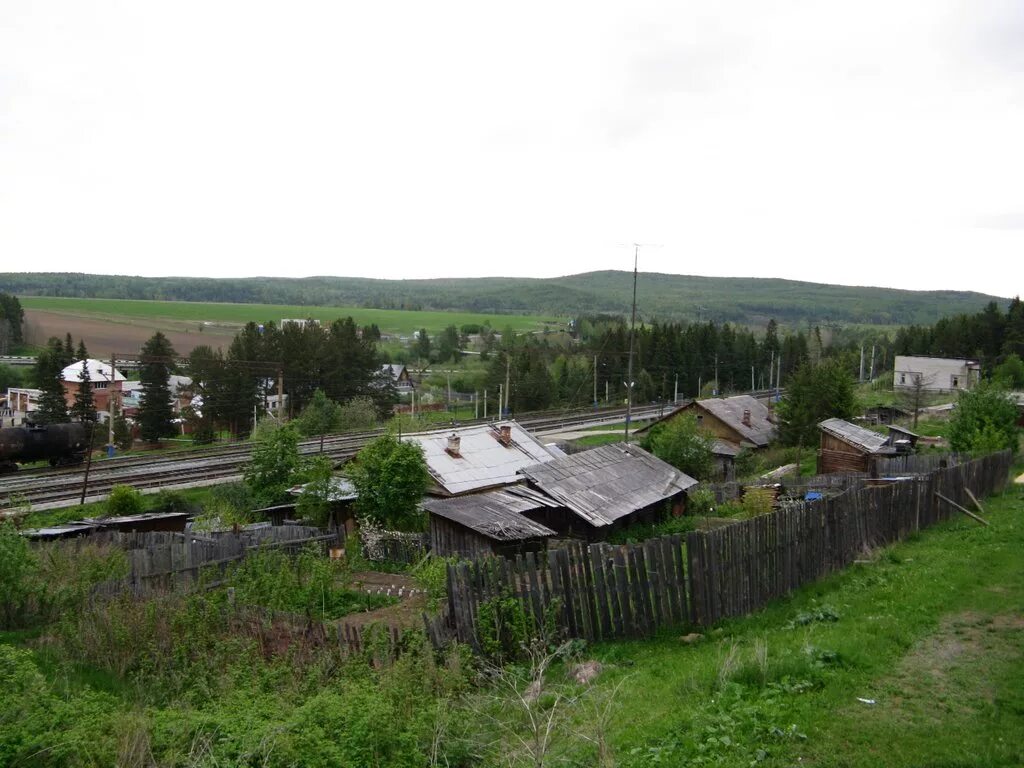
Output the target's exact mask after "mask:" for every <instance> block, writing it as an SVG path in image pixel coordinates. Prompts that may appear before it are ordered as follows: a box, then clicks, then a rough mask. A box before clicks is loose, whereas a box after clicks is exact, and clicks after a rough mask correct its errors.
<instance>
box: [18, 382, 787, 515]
mask: <svg viewBox="0 0 1024 768" xmlns="http://www.w3.org/2000/svg"><path fill="white" fill-rule="evenodd" d="M748 394H751V395H754V396H755V397H763V396H766V395H768V394H770V392H768V391H758V392H751V393H748ZM671 407H672V406H671V405H670V404H668V403H665V404H658V405H647V406H635V407H634V408H633V416H632V418H633V419H635V420H637V421H646V420H650V419H653V418H658V417H660V416H661V415H663V414H664V413H666V412H668V411H669V410H670V409H671ZM625 415H626V409H625V408H623V407H616V408H601V409H597V410H595V409H590V408H588V409H578V410H575V411H544V412H537V413H532V414H523V416H522V417H521V418H519V419H517V421H518V422H519V424H521V425H522V426H524V427H526V428H528V429H529V430H530V431H532V432H535V433H537V434H538V435H540V436H544V435H545V434H555V433H558V432H564V431H567V430H570V429H586V428H587V427H594V426H603V425H611V424H618V423H621V422H622V421H623V419H624V418H625ZM491 421H494V419H487V420H485V419H472V420H468V421H460V422H457V423H456V424H436V425H430V427H431V428H429V429H422V428H420V427H419V426H418V428H417V429H416V432H430V431H444V430H447V429H451V428H452V426H456V425H457V426H462V427H464V426H471V425H474V424H486V423H489V422H491ZM382 433H383V430H381V429H377V430H371V431H367V432H358V433H349V434H345V435H328V436H326V437H325V438H324V441H323V451H324V454H326V455H327V456H328V457H330V458H331V460H332V461H334V462H336V463H339V464H340V463H342V462H344V461H347V460H348V459H350V458H352V456H354V455H355V454H356V453H358V452H359V449H360V448H362V447H363V446H364V445H366V443H368V442H369V441H370V440H372V439H373V438H375V437H377V436H379V435H381V434H382ZM319 451H320V440H319V438H314V439H312V440H304V441H302V442H301V443H300V444H299V452H300V453H302V454H303V455H312V454H316V453H318V452H319ZM251 453H252V446H251V445H250V444H248V443H243V444H238V445H231V446H218V447H212V448H202V449H195V450H188V451H176V452H174V453H172V454H162V455H152V456H146V455H143V456H124V457H120V458H113V459H103V460H100V461H97V462H94V463H93V465H92V467H91V468H90V472H89V483H88V486H87V488H86V496H85V500H86V503H89V502H94V501H102V500H104V499H105V498H106V497H107V495H108V494H109V493H110V490H111V489H112V488H113V487H114V486H115V485H131V486H133V487H135V488H138V489H139V490H141V491H143V492H144V493H155V492H156V491H158V490H161V489H168V490H171V489H177V490H181V489H185V488H197V487H202V486H208V485H216V484H218V483H228V482H232V481H235V480H238V479H240V478H241V476H242V470H243V467H244V466H245V464H246V463H247V462H248V461H249V457H250V455H251ZM84 478H85V469H84V467H83V466H77V467H73V468H56V469H30V470H22V471H19V472H17V473H14V474H11V475H3V476H0V514H2V510H4V509H7V510H11V509H16V508H24V507H30V508H31V509H35V510H46V509H59V508H62V507H71V506H76V505H77V504H78V503H79V501H80V500H81V496H82V485H83V482H84Z"/></svg>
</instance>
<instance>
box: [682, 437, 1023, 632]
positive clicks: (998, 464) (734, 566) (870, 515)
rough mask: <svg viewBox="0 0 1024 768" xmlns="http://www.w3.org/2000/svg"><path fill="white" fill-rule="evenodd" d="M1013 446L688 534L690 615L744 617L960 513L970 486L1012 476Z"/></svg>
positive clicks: (996, 485) (977, 489)
mask: <svg viewBox="0 0 1024 768" xmlns="http://www.w3.org/2000/svg"><path fill="white" fill-rule="evenodd" d="M1010 464H1011V457H1010V454H1009V453H1008V452H1004V453H999V454H993V455H991V456H987V457H985V458H983V459H978V460H976V461H968V462H964V463H960V464H956V465H955V466H951V467H948V468H946V469H940V470H937V471H935V472H932V473H931V474H929V475H923V476H920V477H916V478H913V479H910V480H906V481H904V482H895V483H890V484H887V485H882V486H871V485H863V486H861V487H858V488H855V489H852V490H850V491H848V492H846V493H844V494H842V495H840V496H836V497H832V498H828V497H826V498H823V499H821V500H819V501H815V502H807V503H803V504H800V505H797V506H794V507H790V508H787V509H780V510H778V511H777V512H774V513H772V514H770V515H763V516H761V517H756V518H753V519H751V520H745V521H742V522H739V523H736V524H734V525H730V526H726V527H724V528H719V529H717V530H713V531H708V532H706V533H705V532H700V533H696V532H695V533H690V534H688V535H687V542H686V543H687V547H686V549H687V558H688V574H689V581H690V589H689V594H690V620H691V621H692V622H693V623H695V624H700V625H705V626H706V625H710V624H714V623H715V622H716V621H718V620H719V619H722V618H725V617H728V616H742V615H744V614H747V613H750V612H751V611H754V610H756V609H758V608H760V607H761V606H763V605H765V603H767V602H768V601H769V600H772V599H774V598H777V597H781V596H782V595H785V594H787V593H788V592H790V591H792V590H793V589H796V588H797V587H799V586H800V585H802V584H806V583H807V582H810V581H814V580H815V579H818V578H821V577H822V576H825V575H827V574H829V573H832V572H834V571H838V570H840V569H842V568H845V567H846V566H848V565H850V564H851V563H852V562H853V561H854V560H855V559H857V558H858V557H860V556H861V555H862V554H863V553H864V552H866V551H868V550H870V549H872V548H873V547H878V546H883V545H886V544H891V543H893V542H895V541H898V540H900V539H902V538H904V537H905V536H907V535H908V534H909V533H912V532H914V531H918V530H921V529H923V528H927V527H928V526H930V525H933V524H935V523H937V522H939V521H941V520H945V519H946V518H948V517H949V516H950V515H957V514H960V513H959V512H957V511H955V510H954V509H952V507H951V506H950V505H949V504H948V503H945V502H943V501H941V500H940V499H939V498H938V496H937V495H936V494H941V495H943V496H945V497H946V498H948V499H951V500H953V501H955V502H957V503H958V504H961V505H968V504H970V499H969V498H968V495H967V489H969V490H971V491H972V492H973V493H974V494H975V495H976V496H982V495H988V494H991V493H993V492H995V491H997V490H999V489H1000V488H1002V487H1003V485H1004V484H1005V482H1006V478H1007V475H1008V473H1009V469H1010Z"/></svg>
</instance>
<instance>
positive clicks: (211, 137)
mask: <svg viewBox="0 0 1024 768" xmlns="http://www.w3.org/2000/svg"><path fill="white" fill-rule="evenodd" d="M7 5H8V6H10V7H9V8H5V13H4V14H3V16H2V20H0V249H2V251H0V252H2V253H3V254H5V256H6V259H5V261H7V263H8V266H7V267H6V268H9V269H24V268H26V267H30V268H32V269H39V270H43V269H46V270H65V269H80V270H88V271H99V272H111V273H116V272H121V273H123V272H130V273H141V274H153V275H157V274H183V273H184V274H208V275H217V276H223V275H255V274H276V275H290V276H300V275H310V274H340V275H367V276H378V277H392V278H401V277H426V276H450V275H489V274H509V275H554V274H566V273H572V272H580V271H585V270H589V269H607V268H628V267H629V265H630V260H629V253H628V250H624V249H622V248H619V247H617V246H616V244H618V243H622V242H630V241H633V240H640V241H644V242H657V243H660V244H661V245H662V247H660V248H657V249H651V250H650V251H648V252H645V253H644V254H643V256H642V268H643V269H646V270H650V271H668V272H681V273H691V274H716V275H757V276H775V277H788V278H797V279H808V280H814V281H818V282H843V283H860V284H882V285H893V286H898V287H907V288H972V289H977V290H983V291H987V292H991V293H997V294H1001V295H1009V294H1013V293H1017V292H1020V291H1021V287H1022V286H1021V285H1020V282H1021V277H1020V275H1021V271H1020V270H1019V269H1018V268H1015V265H1016V263H1017V261H1018V256H1019V254H1020V252H1021V247H1022V246H1024V231H1022V230H1021V229H1020V228H1014V227H1006V226H1003V227H1001V228H993V227H991V226H987V225H984V223H985V222H992V221H1001V220H1005V217H1006V216H1007V215H1010V214H1008V213H1007V212H1011V214H1012V212H1015V211H1021V210H1024V192H1022V188H1021V186H1020V184H1019V179H1020V178H1021V177H1022V175H1024V153H1022V152H1021V150H1020V140H1019V137H1020V136H1021V135H1024V101H1022V99H1021V85H1022V83H1024V71H1022V70H1024V67H1022V64H1024V59H1022V58H1021V55H1020V51H1021V50H1024V47H1022V46H1021V45H1020V44H1019V43H1020V42H1021V41H1022V37H1024V15H1022V14H1021V12H1020V10H1019V8H1018V6H1017V4H1015V3H1012V2H1008V0H989V1H986V2H977V1H975V2H970V3H967V2H961V1H960V0H945V1H944V2H933V1H931V0H915V1H914V2H905V3H896V4H893V3H883V2H878V1H877V0H873V1H871V2H864V3H859V4H850V3H837V2H822V3H809V2H805V1H802V0H801V1H798V0H777V1H775V2H725V3H713V4H709V3H703V4H696V3H669V2H646V3H638V4H627V5H621V4H610V3H601V2H598V3H590V2H588V3H561V4H550V3H521V4H517V5H516V6H503V7H499V6H493V5H490V4H486V3H475V2H459V3H451V2H449V3H435V4H427V3H417V2H404V1H402V2H392V3H386V4H384V3H359V4H357V3H345V4H339V3H329V2H297V3H290V4H288V5H281V4H276V3H273V4H272V3H265V2H264V3H260V2H247V3H241V2H221V3H200V2H180V3H176V4H172V5H167V4H164V5H158V4H149V3H137V2H115V1H114V0H108V1H107V2H93V3H78V2H72V1H71V0H66V1H65V2H55V3H50V4H47V5H45V7H44V6H43V5H42V4H14V3H8V4H7ZM1000 217H1004V219H1000ZM967 264H969V265H970V268H969V269H965V265H967Z"/></svg>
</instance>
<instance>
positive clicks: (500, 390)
mask: <svg viewBox="0 0 1024 768" xmlns="http://www.w3.org/2000/svg"><path fill="white" fill-rule="evenodd" d="M501 386H502V385H501V384H499V385H498V420H499V421H500V420H501V410H502V409H501V397H502V394H501V393H502V389H501Z"/></svg>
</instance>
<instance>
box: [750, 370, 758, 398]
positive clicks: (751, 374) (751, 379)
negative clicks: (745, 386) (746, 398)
mask: <svg viewBox="0 0 1024 768" xmlns="http://www.w3.org/2000/svg"><path fill="white" fill-rule="evenodd" d="M755 389H757V387H755V386H754V366H750V391H751V392H753V391H754V390H755Z"/></svg>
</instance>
